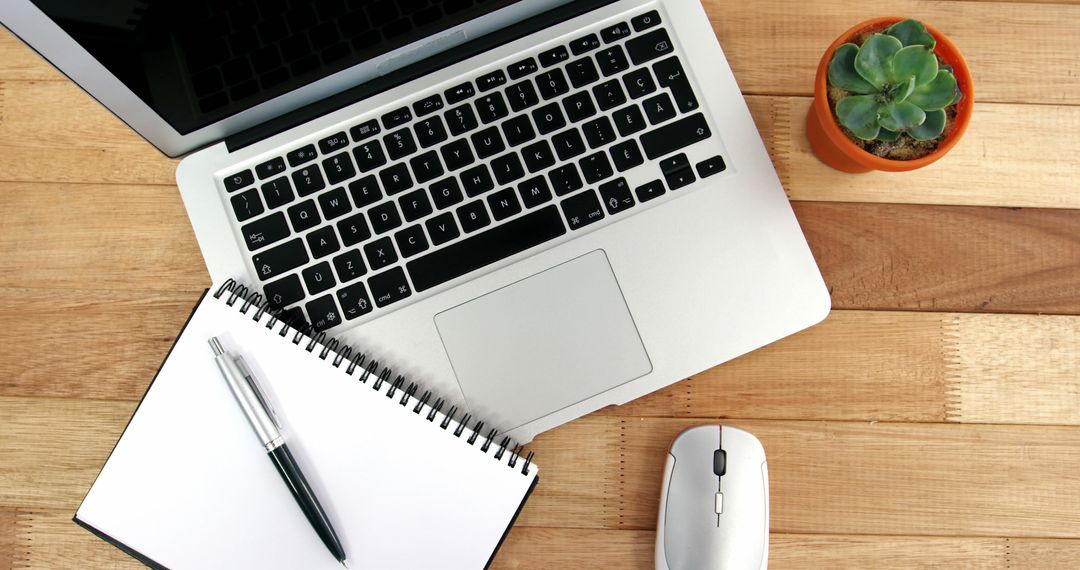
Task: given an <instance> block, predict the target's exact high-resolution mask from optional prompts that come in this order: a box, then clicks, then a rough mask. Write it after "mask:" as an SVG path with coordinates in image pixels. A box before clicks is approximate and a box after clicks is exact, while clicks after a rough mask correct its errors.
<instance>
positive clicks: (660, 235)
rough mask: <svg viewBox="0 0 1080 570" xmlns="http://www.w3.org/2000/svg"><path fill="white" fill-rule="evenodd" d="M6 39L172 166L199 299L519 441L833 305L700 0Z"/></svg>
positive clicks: (334, 11)
mask: <svg viewBox="0 0 1080 570" xmlns="http://www.w3.org/2000/svg"><path fill="white" fill-rule="evenodd" d="M730 9H738V8H730ZM0 20H2V21H3V23H4V25H5V26H7V27H8V28H9V29H11V30H12V31H13V32H14V33H15V34H17V35H18V36H19V37H20V38H22V39H23V40H24V41H26V42H27V43H28V44H30V45H31V46H32V47H33V48H34V49H36V50H37V51H38V52H40V53H41V54H42V55H43V56H44V57H46V58H47V59H48V60H50V61H51V62H52V63H54V64H55V65H56V66H57V67H58V68H60V70H62V71H63V72H64V73H66V74H67V75H68V76H69V77H71V78H72V79H73V80H75V81H76V82H77V83H78V84H79V85H81V86H82V87H83V88H84V89H85V90H86V91H87V92H88V93H89V94H90V95H92V96H93V97H95V98H96V99H98V100H99V101H101V102H102V103H103V104H105V105H106V106H107V107H108V108H109V109H111V110H112V111H113V112H114V113H115V114H116V115H117V116H118V117H120V118H121V119H122V120H124V121H125V122H126V123H127V124H129V125H130V126H131V127H132V128H134V129H135V130H136V131H138V132H139V133H140V134H141V135H142V136H144V137H145V138H146V139H147V140H148V141H149V142H150V143H152V144H154V145H155V146H157V147H158V148H159V149H161V151H162V152H164V153H166V154H168V155H170V156H180V155H185V158H184V160H183V161H182V162H181V163H180V167H179V169H178V171H177V183H178V185H179V188H180V193H181V195H182V196H183V200H184V203H185V205H186V206H187V210H188V214H189V216H190V218H191V223H192V225H193V226H194V229H195V235H196V237H197V238H198V242H199V246H200V247H201V249H202V253H203V256H204V258H205V259H206V263H207V266H208V268H209V270H210V275H211V276H212V277H213V279H214V281H215V282H217V283H221V282H223V281H225V280H226V279H228V278H237V279H238V280H242V281H245V282H248V283H251V284H254V285H255V286H256V287H257V288H258V289H259V290H260V291H262V292H263V294H264V295H265V298H266V299H268V300H269V301H270V302H271V303H272V304H273V305H274V306H275V307H277V308H280V309H282V310H283V311H284V312H285V313H286V314H287V315H290V316H292V317H293V318H296V319H303V320H304V321H305V322H306V323H309V324H310V325H311V326H312V327H314V329H315V330H316V331H320V332H323V331H324V332H326V334H328V335H333V336H337V337H339V338H340V339H341V340H342V341H344V342H348V343H351V344H355V345H358V346H362V347H365V348H367V349H370V350H371V351H372V352H374V353H375V354H377V355H379V356H380V357H381V358H384V359H385V360H386V361H388V362H392V363H400V364H399V365H400V366H404V367H405V368H402V369H401V370H396V372H402V373H406V374H408V375H410V376H412V377H414V378H417V379H421V380H422V381H423V383H424V384H425V385H428V386H430V387H431V388H433V389H434V390H435V392H437V393H439V394H440V395H441V396H443V397H444V398H446V399H447V401H449V402H453V403H456V404H457V405H458V406H459V408H460V407H463V408H464V409H466V410H467V411H471V412H473V413H475V414H477V415H479V416H481V417H485V418H491V419H493V420H494V421H496V422H497V423H498V424H499V425H498V426H496V427H500V428H502V430H503V431H505V432H508V435H511V436H513V437H516V438H517V439H520V440H522V441H528V440H530V439H531V438H532V437H533V436H534V435H536V434H537V433H540V432H542V431H544V430H546V429H549V428H552V427H554V426H557V425H559V424H562V423H565V422H567V421H570V420H572V419H574V418H576V417H579V416H581V415H583V414H586V413H588V412H590V411H593V410H596V409H598V408H601V407H603V406H607V405H609V404H620V403H623V402H626V401H629V400H632V399H634V398H637V397H639V396H642V395H644V394H646V393H648V392H651V391H654V390H657V389H659V388H661V387H663V386H666V385H668V384H671V383H673V382H675V381H677V380H680V379H682V378H685V377H687V376H689V375H692V374H695V373H697V372H700V371H702V370H704V369H706V368H709V367H712V366H715V365H716V364H719V363H721V362H724V361H726V360H729V359H732V358H735V357H736V356H739V355H741V354H743V353H746V352H748V351H751V350H753V349H755V348H758V347H760V346H762V345H765V344H767V343H769V342H772V341H775V340H777V339H779V338H781V337H784V336H786V335H789V334H792V333H794V332H796V331H799V330H801V329H803V328H805V327H808V326H810V325H812V324H814V323H816V322H818V321H820V320H821V319H823V318H824V317H825V315H826V314H827V312H828V310H829V306H830V305H829V295H828V292H827V290H826V288H825V286H824V284H823V282H822V279H821V276H820V274H819V271H818V268H817V266H816V265H815V263H814V259H813V257H812V256H811V253H810V250H809V249H808V248H807V245H806V241H805V239H804V237H803V235H802V233H801V231H800V229H799V226H798V223H797V222H796V220H795V217H794V215H793V213H792V210H791V207H790V205H789V203H788V200H787V197H786V196H785V194H784V190H783V188H782V187H781V185H780V182H779V180H778V179H777V176H776V173H775V171H774V170H773V167H772V165H771V164H770V162H769V157H768V155H767V154H766V151H765V147H764V145H763V144H762V141H761V138H760V136H759V135H758V132H757V131H756V129H755V127H754V123H753V121H752V119H751V117H750V113H749V112H748V111H747V107H746V104H745V102H744V101H743V98H742V95H741V94H740V92H739V88H738V86H737V85H736V83H735V79H734V77H733V76H732V73H731V70H730V69H729V67H728V65H727V62H726V60H725V58H724V54H723V52H721V49H720V46H719V45H718V44H717V41H716V37H715V36H714V34H713V30H712V28H711V27H710V24H709V18H708V17H707V16H706V14H705V12H704V10H703V9H702V6H701V5H700V4H699V2H698V0H617V1H612V0H578V1H573V2H568V1H566V0H401V1H396V2H393V1H389V0H379V1H370V0H325V1H314V2H313V1H308V0H265V1H262V0H260V1H259V2H234V1H223V2H217V1H215V2H209V1H205V2H204V1H196V2H193V3H189V2H185V3H175V2H154V1H152V0H114V1H110V2H104V3H100V2H95V3H85V2H75V1H59V0H6V1H5V2H3V3H2V4H0Z"/></svg>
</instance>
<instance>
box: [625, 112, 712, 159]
mask: <svg viewBox="0 0 1080 570" xmlns="http://www.w3.org/2000/svg"><path fill="white" fill-rule="evenodd" d="M711 136H712V131H710V130H709V124H708V123H706V122H705V115H702V114H701V113H697V114H695V115H690V116H689V117H686V118H684V119H679V120H678V121H675V122H674V123H670V124H667V125H664V126H662V127H660V128H659V129H654V130H651V131H649V132H647V133H645V134H643V135H641V147H642V148H644V149H645V155H646V156H648V157H649V160H653V159H657V158H660V157H661V156H664V155H667V154H671V153H673V152H675V151H677V150H679V149H681V148H686V147H688V146H690V145H692V144H694V143H696V142H699V141H703V140H705V139H707V138H709V137H711Z"/></svg>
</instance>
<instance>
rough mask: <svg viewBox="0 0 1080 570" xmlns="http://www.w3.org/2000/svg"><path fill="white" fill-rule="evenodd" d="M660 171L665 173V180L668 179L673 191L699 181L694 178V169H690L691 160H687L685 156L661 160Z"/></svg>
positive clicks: (679, 155) (678, 155)
mask: <svg viewBox="0 0 1080 570" xmlns="http://www.w3.org/2000/svg"><path fill="white" fill-rule="evenodd" d="M660 171H661V172H663V173H664V178H665V179H667V185H668V188H671V189H672V190H678V189H679V188H682V187H683V186H688V185H690V184H692V183H693V182H694V181H695V180H697V178H695V177H694V171H693V169H691V168H690V160H689V159H687V158H686V155H685V154H677V155H675V156H672V157H670V158H665V159H664V160H661V161H660Z"/></svg>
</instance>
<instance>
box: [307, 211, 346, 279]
mask: <svg viewBox="0 0 1080 570" xmlns="http://www.w3.org/2000/svg"><path fill="white" fill-rule="evenodd" d="M307 243H308V249H310V250H311V256H312V257H314V258H315V259H319V258H320V257H326V256H328V255H330V254H331V253H335V252H337V250H339V249H341V244H340V243H338V239H337V236H336V235H335V234H334V227H333V226H323V227H321V228H319V229H317V230H315V231H313V232H311V233H310V234H308V235H307ZM313 293H314V291H313Z"/></svg>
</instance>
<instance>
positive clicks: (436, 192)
mask: <svg viewBox="0 0 1080 570" xmlns="http://www.w3.org/2000/svg"><path fill="white" fill-rule="evenodd" d="M428 191H429V192H431V199H432V200H433V201H434V202H435V207H436V208H438V209H440V210H443V209H446V208H449V207H450V206H453V205H454V204H457V203H458V202H461V201H462V200H464V197H462V195H461V186H460V185H458V181H457V178H454V177H450V178H444V179H442V180H439V181H438V182H434V183H432V185H431V186H430V187H429V188H428Z"/></svg>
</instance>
